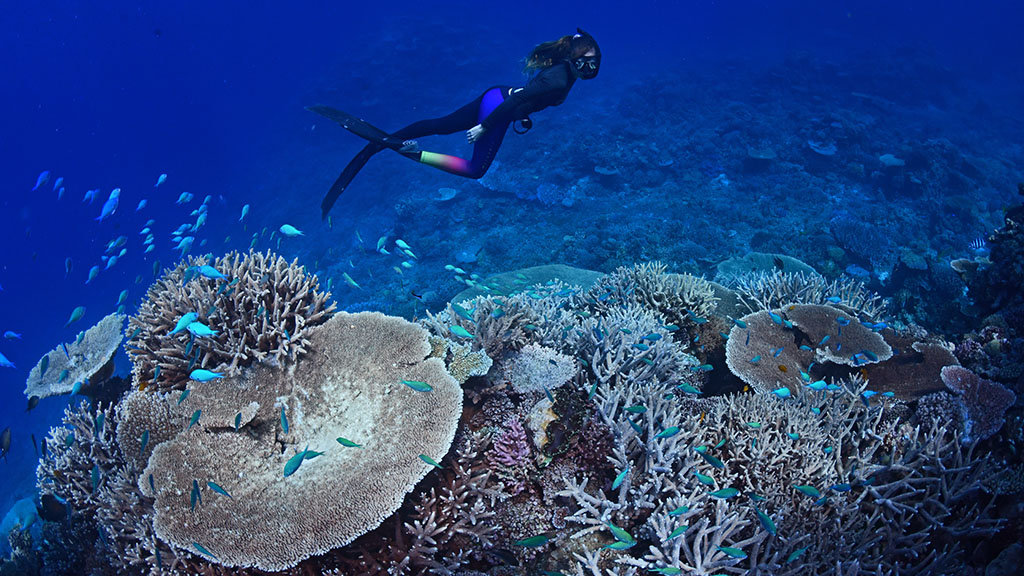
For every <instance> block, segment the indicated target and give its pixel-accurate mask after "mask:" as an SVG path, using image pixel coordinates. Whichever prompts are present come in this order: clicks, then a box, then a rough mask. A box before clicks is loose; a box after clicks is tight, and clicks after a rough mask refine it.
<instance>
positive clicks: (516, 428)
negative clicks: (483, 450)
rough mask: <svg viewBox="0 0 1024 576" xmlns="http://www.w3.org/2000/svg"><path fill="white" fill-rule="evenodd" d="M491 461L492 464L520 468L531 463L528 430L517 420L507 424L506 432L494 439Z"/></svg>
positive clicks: (509, 420)
mask: <svg viewBox="0 0 1024 576" xmlns="http://www.w3.org/2000/svg"><path fill="white" fill-rule="evenodd" d="M489 459H490V461H491V463H492V464H497V465H499V466H504V467H506V468H519V467H522V466H524V465H526V464H528V463H529V462H530V440H529V439H528V438H527V437H526V429H524V428H523V425H522V424H520V423H519V420H516V419H515V418H509V419H508V421H507V422H505V430H504V431H503V432H502V433H501V434H500V435H498V437H497V438H495V439H494V445H493V447H492V448H491V453H490V456H489Z"/></svg>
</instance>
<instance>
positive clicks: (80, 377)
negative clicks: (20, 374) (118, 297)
mask: <svg viewBox="0 0 1024 576" xmlns="http://www.w3.org/2000/svg"><path fill="white" fill-rule="evenodd" d="M122 326H124V315H123V314H110V315H108V316H106V317H105V318H103V319H102V320H100V321H99V322H98V323H97V324H96V325H95V326H93V327H92V328H89V329H88V330H86V331H85V332H84V333H80V334H79V335H78V338H76V339H75V341H74V342H72V343H70V344H61V345H60V346H57V347H56V348H54V349H53V350H51V351H50V352H47V353H46V355H45V356H43V357H42V358H41V359H40V360H39V362H38V363H37V364H36V365H35V367H33V368H32V370H31V372H29V375H28V380H27V381H26V382H25V396H28V397H31V396H38V397H40V398H46V397H47V396H56V395H58V394H67V393H69V392H71V391H72V390H73V389H74V387H75V384H76V383H81V385H82V389H83V391H86V392H88V388H89V387H90V385H94V384H98V383H99V382H101V381H103V380H106V379H107V378H108V377H109V376H110V374H111V372H112V370H113V361H114V353H115V352H117V348H118V346H120V345H121V340H122V339H123V336H122V335H121V327H122ZM44 364H45V366H44ZM44 368H45V370H44Z"/></svg>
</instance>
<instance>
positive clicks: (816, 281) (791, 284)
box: [729, 270, 884, 318]
mask: <svg viewBox="0 0 1024 576" xmlns="http://www.w3.org/2000/svg"><path fill="white" fill-rule="evenodd" d="M729 285H730V286H731V287H732V288H733V289H735V291H736V293H737V296H738V297H739V299H740V301H741V302H742V303H743V305H744V306H746V308H747V310H749V311H750V312H758V311H761V310H775V309H777V308H781V307H782V306H784V305H786V304H821V305H824V306H833V307H835V308H839V309H841V310H843V311H845V312H847V313H849V314H854V315H860V316H866V317H868V318H877V317H878V316H879V314H881V312H882V310H883V308H884V303H883V302H882V299H881V298H879V296H878V295H877V294H874V293H873V292H871V291H869V290H868V289H867V287H865V286H864V283H863V282H861V281H859V280H856V279H854V278H850V277H849V276H840V277H839V278H837V279H835V280H833V281H832V282H829V281H827V280H825V278H824V277H823V276H821V275H819V274H816V273H804V272H802V271H801V272H783V271H781V270H772V271H770V272H769V271H760V272H757V271H755V272H750V273H747V274H742V275H739V276H734V277H731V278H730V283H729ZM829 298H833V300H829ZM836 298H838V299H839V301H838V302H835V301H834V299H836Z"/></svg>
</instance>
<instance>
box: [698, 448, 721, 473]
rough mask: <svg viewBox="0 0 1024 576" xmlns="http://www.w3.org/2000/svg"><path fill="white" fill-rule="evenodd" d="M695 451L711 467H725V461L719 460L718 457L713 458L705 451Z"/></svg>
mask: <svg viewBox="0 0 1024 576" xmlns="http://www.w3.org/2000/svg"><path fill="white" fill-rule="evenodd" d="M697 453H698V454H700V456H701V458H703V459H704V461H705V462H707V463H708V464H711V467H712V468H718V469H722V468H725V463H724V462H722V461H721V460H719V459H718V458H715V457H714V456H712V455H711V454H707V453H705V452H700V451H698V452H697Z"/></svg>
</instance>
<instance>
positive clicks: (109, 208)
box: [96, 188, 121, 222]
mask: <svg viewBox="0 0 1024 576" xmlns="http://www.w3.org/2000/svg"><path fill="white" fill-rule="evenodd" d="M120 197H121V189H120V188H114V189H113V190H111V192H110V196H108V197H107V201H106V202H104V203H103V208H102V209H101V210H100V215H99V216H97V217H96V221H97V222H102V221H104V220H106V219H107V218H110V217H111V216H113V215H114V212H116V211H117V204H118V199H119V198H120Z"/></svg>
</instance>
